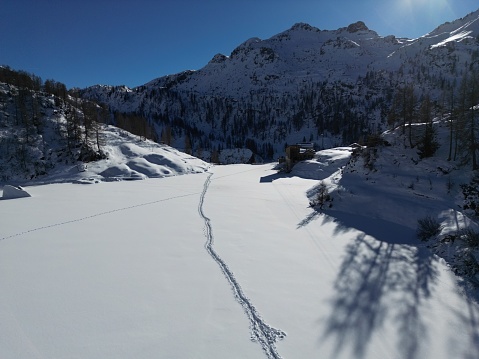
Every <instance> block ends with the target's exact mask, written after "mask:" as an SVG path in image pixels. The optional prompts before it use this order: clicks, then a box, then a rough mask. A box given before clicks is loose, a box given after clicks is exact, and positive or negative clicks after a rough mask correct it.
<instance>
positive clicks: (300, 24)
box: [290, 22, 320, 31]
mask: <svg viewBox="0 0 479 359" xmlns="http://www.w3.org/2000/svg"><path fill="white" fill-rule="evenodd" d="M290 30H307V31H320V30H319V29H318V28H317V27H314V26H311V25H309V24H307V23H305V22H298V23H296V24H294V25H293V26H292V27H291V29H290Z"/></svg>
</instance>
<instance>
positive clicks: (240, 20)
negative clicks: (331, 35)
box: [0, 0, 479, 88]
mask: <svg viewBox="0 0 479 359" xmlns="http://www.w3.org/2000/svg"><path fill="white" fill-rule="evenodd" d="M478 8H479V3H478V1H477V0H334V1H323V0H241V1H239V0H238V1H230V0H222V1H220V0H131V1H127V0H0V64H3V65H9V66H10V67H12V68H14V69H17V70H25V71H28V72H33V73H35V74H37V75H38V76H41V77H42V78H43V79H44V80H45V79H54V80H57V81H60V82H63V83H65V84H66V85H67V87H68V88H71V87H86V86H90V85H94V84H109V85H121V84H125V85H127V86H130V87H133V86H138V85H142V84H144V83H146V82H148V81H150V80H152V79H154V78H157V77H160V76H163V75H168V74H173V73H177V72H180V71H183V70H187V69H192V70H197V69H200V68H201V67H203V66H204V65H206V63H207V62H208V61H209V60H210V59H211V58H212V57H213V56H214V55H215V54H217V53H223V54H225V55H229V54H230V53H231V51H232V50H233V49H234V48H235V47H236V46H238V45H239V44H240V43H242V42H243V41H245V40H247V39H249V38H251V37H259V38H261V39H267V38H269V37H271V36H273V35H275V34H277V33H279V32H282V31H284V30H286V29H288V28H290V27H291V26H292V25H293V24H295V23H297V22H306V23H309V24H310V25H312V26H315V27H318V28H320V29H321V30H335V29H338V28H340V27H344V26H347V25H349V24H350V23H353V22H356V21H358V20H362V21H364V22H365V23H366V25H367V26H368V27H369V28H370V29H372V30H375V31H376V32H378V33H379V35H382V36H385V35H396V36H398V37H409V38H415V37H419V36H422V35H424V34H426V33H428V32H430V31H432V30H433V29H434V28H436V27H437V26H438V25H440V24H442V23H444V22H446V21H452V20H455V19H457V18H460V17H463V16H465V15H467V14H468V13H470V12H472V11H475V10H477V9H478Z"/></svg>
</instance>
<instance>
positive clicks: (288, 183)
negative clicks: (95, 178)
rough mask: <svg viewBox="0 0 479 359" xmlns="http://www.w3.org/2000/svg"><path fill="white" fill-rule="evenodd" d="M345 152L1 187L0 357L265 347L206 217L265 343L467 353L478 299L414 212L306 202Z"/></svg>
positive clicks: (382, 354)
mask: <svg viewBox="0 0 479 359" xmlns="http://www.w3.org/2000/svg"><path fill="white" fill-rule="evenodd" d="M349 155H350V151H349V150H348V149H347V148H342V149H337V150H328V151H324V152H320V153H319V157H318V158H316V159H315V160H314V161H312V162H308V163H303V164H301V166H298V167H297V168H295V170H294V171H293V172H292V173H291V174H289V175H282V174H277V173H276V172H275V171H274V170H272V165H253V166H251V165H230V166H215V167H212V168H210V169H209V173H200V174H192V175H187V176H175V177H167V178H157V179H147V180H144V181H133V182H132V181H121V182H113V183H98V184H93V185H89V186H82V185H77V184H51V185H45V186H32V187H27V190H28V192H29V193H30V194H31V195H32V197H30V198H21V199H16V200H9V201H0V206H1V209H2V226H1V233H0V287H1V288H2V291H1V293H2V294H1V295H0V357H1V358H5V359H9V358H15V359H16V358H70V357H77V358H102V359H103V358H115V359H117V358H267V357H268V355H269V354H268V352H267V351H266V350H263V348H262V346H261V345H260V343H258V342H255V341H252V340H251V339H250V338H251V337H252V328H251V321H250V320H249V318H248V315H247V313H246V312H245V310H243V307H242V305H241V303H240V302H239V301H238V299H237V298H236V297H235V292H234V288H233V287H232V285H231V281H230V280H229V279H228V278H227V276H226V275H225V274H224V270H222V268H221V266H219V265H218V263H217V262H216V261H215V260H213V258H212V256H211V255H210V254H209V253H208V250H207V248H206V246H207V243H208V230H207V226H206V225H205V218H207V219H208V224H209V225H210V226H211V228H210V230H211V231H212V233H213V235H212V236H213V242H212V246H213V248H214V251H215V252H216V253H217V255H218V256H219V257H221V260H222V261H223V262H224V263H225V264H226V265H227V267H228V268H229V270H230V271H231V274H232V276H234V279H235V281H236V282H237V284H238V286H239V287H240V288H241V291H242V292H243V293H244V296H245V297H246V298H247V300H248V302H249V303H251V305H252V306H254V308H255V310H256V311H257V313H258V315H260V316H261V319H262V320H263V321H264V323H265V325H268V326H270V327H271V328H276V329H278V330H281V331H283V332H285V334H286V336H285V337H284V338H283V339H280V338H277V340H276V341H275V342H274V346H275V348H276V351H277V354H278V356H277V357H282V358H368V359H369V358H373V359H374V358H378V359H384V358H391V359H396V358H408V359H414V358H417V359H419V358H421V359H422V358H435V359H436V358H464V359H466V358H467V359H469V358H475V357H477V350H478V346H479V342H478V340H479V339H478V338H479V307H478V305H477V304H476V303H475V302H474V301H473V298H469V297H468V296H467V295H466V294H463V291H462V288H461V287H459V285H458V284H457V278H456V277H455V276H454V275H453V274H452V273H451V272H450V270H449V269H448V268H447V266H446V265H445V263H444V262H443V261H442V260H440V259H439V258H438V257H436V256H433V255H431V254H430V252H429V251H428V250H427V249H426V248H424V247H421V246H418V242H417V241H416V240H415V239H414V228H415V225H416V219H417V214H416V213H409V214H405V213H401V214H400V220H398V221H397V222H394V223H393V222H392V221H391V220H390V218H391V217H392V216H393V215H394V213H393V212H391V213H386V212H387V211H388V209H387V208H388V207H387V206H384V209H383V210H382V211H383V212H384V213H382V214H381V216H379V215H378V216H376V217H374V216H371V214H370V213H368V210H367V208H364V211H362V210H361V203H358V201H355V197H354V196H355V194H354V193H351V192H344V193H343V194H342V196H340V197H337V199H336V201H338V202H337V203H335V204H334V206H333V208H331V209H328V210H326V211H325V212H326V213H322V212H321V211H315V210H314V209H312V208H310V207H308V193H310V192H311V191H312V189H314V188H315V187H316V186H317V185H318V179H324V180H325V181H327V182H328V184H330V185H331V186H334V185H336V186H337V188H341V186H343V185H344V184H345V183H344V182H343V181H342V178H341V168H342V167H343V166H344V165H345V164H346V162H347V160H348V158H349ZM314 162H317V163H316V167H315V168H316V169H315V173H314V174H313V175H310V176H309V178H313V179H309V178H308V176H306V175H305V173H306V172H308V171H307V169H306V167H308V166H313V165H314ZM318 166H319V167H318ZM210 173H212V175H211V177H210ZM208 178H209V179H210V181H211V182H210V183H207V180H208ZM205 184H207V185H205ZM380 187H381V186H380ZM383 187H384V188H386V187H387V186H384V185H383V186H382V187H381V188H383ZM349 188H354V186H350V187H349ZM357 188H359V187H357ZM367 188H368V187H367V186H364V188H363V191H368V189H367ZM384 188H383V189H384ZM369 193H370V196H369V197H370V200H371V201H372V200H373V197H374V193H375V192H374V191H373V190H371V189H370V190H369ZM379 193H381V194H382V193H384V192H381V191H380V192H379ZM376 200H380V198H376ZM421 201H422V202H424V200H423V199H421V198H419V199H418V200H417V203H416V204H417V206H418V208H422V207H421V206H422V202H421ZM441 205H442V204H441ZM395 210H396V208H393V209H392V210H391V211H395ZM408 218H409V222H408V220H407V219H408ZM270 357H272V356H270Z"/></svg>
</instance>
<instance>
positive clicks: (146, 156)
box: [0, 73, 251, 184]
mask: <svg viewBox="0 0 479 359" xmlns="http://www.w3.org/2000/svg"><path fill="white" fill-rule="evenodd" d="M16 75H18V73H17V74H16ZM30 78H31V76H30V75H25V79H27V80H28V79H30ZM10 82H13V81H10ZM47 84H48V82H47ZM46 87H47V88H48V85H47V86H46ZM44 90H45V86H44V88H43V89H42V88H40V86H38V88H36V89H34V88H32V86H24V84H19V83H17V84H16V85H13V84H7V83H1V82H0V183H10V184H11V183H15V184H27V183H28V184H32V183H37V184H38V183H52V182H65V181H67V182H72V181H74V182H82V183H90V182H98V181H112V180H123V179H125V180H132V179H144V178H152V177H165V176H175V175H180V174H186V173H197V172H204V171H205V170H206V169H207V168H208V164H207V163H205V162H203V161H202V160H199V159H197V158H195V157H193V156H191V155H188V154H186V153H183V152H179V151H178V150H176V149H174V148H172V147H170V146H167V145H162V144H158V143H156V142H153V141H151V140H148V139H146V138H145V137H142V136H136V135H133V134H131V133H130V132H128V131H126V130H123V129H120V128H118V127H115V126H111V125H107V123H108V122H109V117H110V115H109V113H108V111H106V110H105V108H102V107H100V106H98V105H97V104H95V103H92V102H89V101H85V100H81V99H79V98H77V97H75V96H73V95H74V94H73V93H70V94H67V93H66V90H65V92H64V93H63V95H60V94H56V95H54V94H52V93H49V92H45V91H44ZM59 95H60V96H59ZM129 120H131V121H132V122H133V123H130V124H124V125H125V127H126V128H131V129H133V130H135V129H136V130H137V129H138V128H139V127H141V128H143V127H142V122H134V121H135V120H136V119H135V118H130V119H129ZM249 156H250V157H251V153H250V154H249Z"/></svg>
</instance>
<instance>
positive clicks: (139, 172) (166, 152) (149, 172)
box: [41, 126, 210, 184]
mask: <svg viewBox="0 0 479 359" xmlns="http://www.w3.org/2000/svg"><path fill="white" fill-rule="evenodd" d="M103 134H104V136H105V141H104V142H105V143H106V145H105V146H103V147H102V151H103V152H104V153H106V154H107V158H106V159H104V160H100V161H96V162H89V163H83V164H81V166H79V165H78V164H76V165H70V166H65V167H63V168H61V169H59V170H58V171H57V172H56V173H55V174H53V175H51V176H49V177H47V178H43V179H42V180H41V182H43V183H52V182H74V183H82V184H91V183H98V182H111V181H122V180H142V179H147V178H160V177H167V176H177V175H182V174H190V173H202V172H205V171H207V170H208V168H209V166H210V165H209V164H208V163H207V162H204V161H202V160H200V159H198V158H196V157H193V156H191V155H189V154H186V153H183V152H181V151H178V150H176V149H174V148H172V147H169V146H166V145H163V144H158V143H156V142H153V141H149V140H142V139H140V138H139V137H138V136H134V135H132V134H130V133H129V132H126V131H124V130H121V129H119V128H116V127H114V126H108V127H106V128H105V130H104V133H103Z"/></svg>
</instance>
